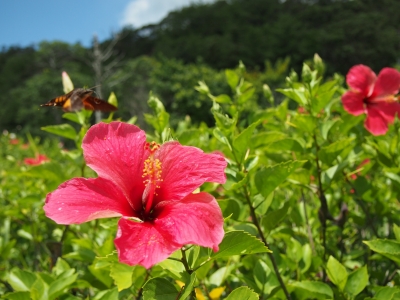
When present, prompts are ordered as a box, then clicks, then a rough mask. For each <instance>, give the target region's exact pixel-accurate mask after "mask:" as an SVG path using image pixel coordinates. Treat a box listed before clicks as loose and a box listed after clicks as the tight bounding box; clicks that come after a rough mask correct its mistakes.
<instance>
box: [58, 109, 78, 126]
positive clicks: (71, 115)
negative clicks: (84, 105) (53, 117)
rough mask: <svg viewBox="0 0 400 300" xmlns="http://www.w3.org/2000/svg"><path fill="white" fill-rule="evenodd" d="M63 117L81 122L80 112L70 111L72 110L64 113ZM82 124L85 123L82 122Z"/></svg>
mask: <svg viewBox="0 0 400 300" xmlns="http://www.w3.org/2000/svg"><path fill="white" fill-rule="evenodd" d="M62 117H63V118H64V119H67V120H70V121H72V122H74V123H77V124H81V119H80V118H79V116H78V114H76V113H70V112H68V113H64V114H63V115H62ZM81 125H83V124H81Z"/></svg>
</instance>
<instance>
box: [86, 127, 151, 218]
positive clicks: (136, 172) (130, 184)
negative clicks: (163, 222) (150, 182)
mask: <svg viewBox="0 0 400 300" xmlns="http://www.w3.org/2000/svg"><path fill="white" fill-rule="evenodd" d="M145 142H146V135H145V132H144V131H143V130H140V129H139V128H138V127H136V126H134V125H130V124H126V123H121V122H111V123H110V124H105V123H99V124H96V125H94V126H92V127H91V128H90V129H89V130H88V132H87V134H86V136H85V138H84V139H83V143H82V148H83V154H84V157H85V161H86V164H87V165H88V166H89V167H90V168H92V169H93V170H95V171H96V172H97V174H98V175H99V177H103V178H106V179H109V180H111V181H112V182H114V183H115V184H116V185H117V186H118V187H120V188H121V190H122V191H123V192H124V193H125V195H126V196H127V198H128V199H129V201H130V203H131V206H132V207H133V208H134V209H135V210H136V211H140V209H141V205H142V204H141V197H142V193H143V190H144V185H143V178H142V171H143V156H144V151H145V150H144V144H145Z"/></svg>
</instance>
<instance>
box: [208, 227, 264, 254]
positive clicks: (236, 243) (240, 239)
mask: <svg viewBox="0 0 400 300" xmlns="http://www.w3.org/2000/svg"><path fill="white" fill-rule="evenodd" d="M265 252H270V250H269V249H268V248H267V247H266V246H265V245H264V243H263V242H261V241H260V240H259V239H257V238H256V237H255V236H252V235H250V234H248V233H245V232H244V231H230V232H228V233H226V234H225V237H224V239H223V240H222V242H221V244H220V245H219V251H218V252H216V253H213V254H212V255H211V257H212V258H214V259H216V258H221V257H230V256H232V255H243V254H253V253H265Z"/></svg>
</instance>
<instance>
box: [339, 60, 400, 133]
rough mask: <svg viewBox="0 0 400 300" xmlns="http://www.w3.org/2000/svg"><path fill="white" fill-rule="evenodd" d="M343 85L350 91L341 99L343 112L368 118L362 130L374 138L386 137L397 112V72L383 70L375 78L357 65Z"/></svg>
mask: <svg viewBox="0 0 400 300" xmlns="http://www.w3.org/2000/svg"><path fill="white" fill-rule="evenodd" d="M346 81H347V84H348V85H349V87H350V91H347V92H346V93H345V94H344V95H343V96H342V102H343V106H344V108H345V109H346V110H347V111H348V112H349V113H350V114H352V115H355V116H358V115H361V114H363V113H365V114H367V119H366V120H365V123H364V126H365V128H366V129H367V130H368V131H369V132H371V133H372V134H373V135H381V134H385V133H386V132H387V130H388V124H391V123H393V121H394V118H395V116H396V113H398V112H400V104H399V103H398V102H397V98H396V97H395V94H397V93H398V92H399V89H400V72H398V71H397V70H395V69H392V68H384V69H382V70H381V72H380V73H379V75H378V77H376V75H375V73H374V72H373V71H372V70H371V69H370V68H369V67H367V66H364V65H357V66H354V67H352V68H351V69H350V71H349V73H348V74H347V76H346Z"/></svg>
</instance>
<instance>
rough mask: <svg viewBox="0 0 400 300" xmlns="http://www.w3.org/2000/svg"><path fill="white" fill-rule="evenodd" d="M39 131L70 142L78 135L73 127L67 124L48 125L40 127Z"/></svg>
mask: <svg viewBox="0 0 400 300" xmlns="http://www.w3.org/2000/svg"><path fill="white" fill-rule="evenodd" d="M40 129H42V130H43V131H46V132H50V133H53V134H55V135H58V136H62V137H65V138H67V139H71V140H76V138H77V136H78V133H77V132H76V131H75V129H74V127H72V126H71V125H69V124H60V125H49V126H44V127H41V128H40Z"/></svg>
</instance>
